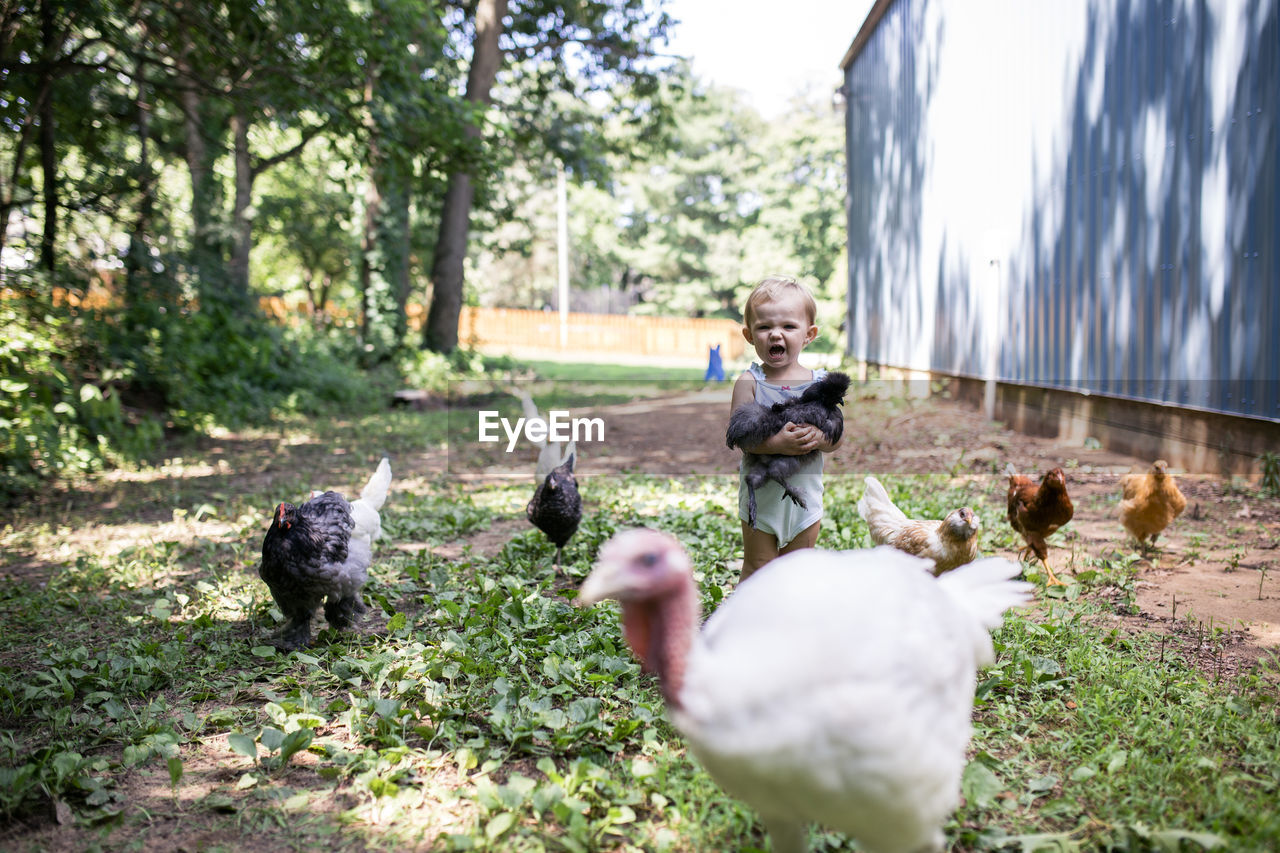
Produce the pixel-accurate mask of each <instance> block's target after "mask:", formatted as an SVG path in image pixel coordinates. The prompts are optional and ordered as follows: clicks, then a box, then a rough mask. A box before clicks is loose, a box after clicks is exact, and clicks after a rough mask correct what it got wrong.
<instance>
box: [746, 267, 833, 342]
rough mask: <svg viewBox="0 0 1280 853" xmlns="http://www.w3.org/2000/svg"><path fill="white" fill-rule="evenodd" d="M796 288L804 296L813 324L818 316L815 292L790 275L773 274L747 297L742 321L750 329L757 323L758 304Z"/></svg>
mask: <svg viewBox="0 0 1280 853" xmlns="http://www.w3.org/2000/svg"><path fill="white" fill-rule="evenodd" d="M790 290H794V291H797V292H799V294H800V296H801V297H803V298H804V310H805V313H806V314H807V315H808V317H809V325H810V326H812V325H813V323H814V321H815V320H816V319H817V318H818V303H817V302H815V301H814V300H813V294H812V293H811V292H810V291H809V288H807V287H805V286H804V285H803V284H801V283H800V282H798V281H796V280H795V279H794V278H792V277H791V276H789V275H771V276H769V277H767V278H765V279H764V280H762V281H761V282H760V283H759V284H757V285H756V286H755V288H754V289H753V290H752V291H751V295H750V296H748V297H747V301H746V304H745V306H744V307H743V310H742V321H743V324H744V325H746V327H747V328H748V329H750V328H751V326H752V324H753V323H755V319H756V306H757V305H759V304H760V303H761V302H769V301H771V300H774V299H777V298H778V297H779V296H781V295H782V294H783V293H785V292H787V291H790Z"/></svg>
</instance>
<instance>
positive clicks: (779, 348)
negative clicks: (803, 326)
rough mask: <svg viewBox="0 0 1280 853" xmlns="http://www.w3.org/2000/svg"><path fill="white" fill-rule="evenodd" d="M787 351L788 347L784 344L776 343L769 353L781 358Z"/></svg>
mask: <svg viewBox="0 0 1280 853" xmlns="http://www.w3.org/2000/svg"><path fill="white" fill-rule="evenodd" d="M786 352H787V348H786V347H784V346H783V345H782V344H774V345H773V346H771V347H769V355H770V356H771V357H773V358H781V357H782V356H783V355H785V354H786Z"/></svg>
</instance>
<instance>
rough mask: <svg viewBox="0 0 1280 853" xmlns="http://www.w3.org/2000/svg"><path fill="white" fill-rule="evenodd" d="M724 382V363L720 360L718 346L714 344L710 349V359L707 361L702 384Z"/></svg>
mask: <svg viewBox="0 0 1280 853" xmlns="http://www.w3.org/2000/svg"><path fill="white" fill-rule="evenodd" d="M713 379H714V380H715V381H716V382H723V381H724V362H722V361H721V360H720V345H719V344H716V345H715V346H713V347H712V348H711V357H710V358H709V359H708V360H707V375H706V376H704V377H702V381H703V382H710V381H711V380H713Z"/></svg>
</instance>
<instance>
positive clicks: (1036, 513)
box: [1005, 463, 1075, 586]
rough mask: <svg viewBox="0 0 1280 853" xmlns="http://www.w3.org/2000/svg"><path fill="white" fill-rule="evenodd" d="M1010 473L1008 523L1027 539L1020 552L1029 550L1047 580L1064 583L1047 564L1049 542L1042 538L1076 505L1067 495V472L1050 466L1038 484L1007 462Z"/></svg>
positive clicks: (1059, 525)
mask: <svg viewBox="0 0 1280 853" xmlns="http://www.w3.org/2000/svg"><path fill="white" fill-rule="evenodd" d="M1005 473H1006V474H1008V476H1009V524H1010V525H1011V526H1012V527H1013V529H1014V530H1016V531H1018V533H1020V534H1021V535H1022V538H1023V539H1024V540H1026V543H1027V545H1026V547H1025V548H1023V549H1022V551H1021V552H1020V556H1022V557H1023V558H1025V557H1026V554H1027V552H1028V551H1030V552H1032V553H1033V554H1034V555H1035V556H1036V558H1037V559H1039V560H1040V562H1041V564H1043V565H1044V570H1045V572H1046V573H1047V574H1048V575H1049V584H1050V585H1053V586H1065V584H1063V582H1062V581H1060V580H1058V578H1057V576H1055V575H1054V573H1053V569H1051V568H1049V561H1048V560H1047V559H1046V558H1047V557H1048V555H1049V546H1048V544H1047V543H1046V542H1045V539H1046V538H1047V537H1048V536H1049V535H1050V534H1052V533H1053V532H1054V531H1055V530H1057V529H1058V528H1059V527H1061V526H1062V525H1064V524H1066V523H1067V522H1068V521H1070V520H1071V516H1072V515H1074V514H1075V507H1074V506H1073V505H1072V503H1071V498H1070V496H1068V495H1067V475H1066V474H1064V473H1063V471H1062V469H1061V468H1053V469H1052V470H1050V471H1049V472H1048V473H1046V474H1045V475H1044V476H1043V477H1041V478H1040V482H1039V483H1038V484H1037V483H1036V481H1035V480H1033V479H1032V478H1030V477H1028V476H1026V475H1024V474H1019V473H1018V472H1017V470H1016V469H1015V468H1014V467H1013V464H1012V463H1010V464H1009V466H1008V467H1007V468H1006V469H1005Z"/></svg>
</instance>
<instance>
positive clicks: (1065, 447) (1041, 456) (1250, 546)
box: [468, 386, 1280, 668]
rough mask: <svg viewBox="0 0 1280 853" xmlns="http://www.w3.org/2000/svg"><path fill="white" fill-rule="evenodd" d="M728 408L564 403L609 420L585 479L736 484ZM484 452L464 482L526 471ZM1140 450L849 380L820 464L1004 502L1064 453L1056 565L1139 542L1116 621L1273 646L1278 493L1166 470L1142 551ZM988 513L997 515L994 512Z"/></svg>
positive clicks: (1235, 654)
mask: <svg viewBox="0 0 1280 853" xmlns="http://www.w3.org/2000/svg"><path fill="white" fill-rule="evenodd" d="M729 410H730V390H729V388H728V387H727V386H717V387H712V388H708V389H707V390H704V391H701V392H695V393H690V394H681V395H673V396H669V397H662V398H655V399H645V400H637V401H634V402H631V403H625V404H620V405H614V406H604V407H599V408H595V409H590V410H587V411H585V412H577V411H575V412H574V415H575V416H587V417H601V418H603V419H604V420H605V423H606V425H607V428H606V432H605V439H606V440H605V441H604V442H601V443H592V444H590V445H588V446H585V447H584V448H582V454H581V462H580V467H579V469H578V473H579V475H580V477H581V478H582V480H583V481H584V482H589V481H590V478H591V477H592V476H593V475H596V474H605V473H609V474H614V473H625V472H628V471H635V472H644V473H645V474H647V475H650V476H672V477H683V476H722V477H725V478H726V488H730V489H732V488H735V485H734V483H733V481H734V480H736V476H737V468H738V454H737V452H736V451H732V450H729V449H728V448H727V447H725V445H724V441H723V439H722V436H723V435H724V429H725V425H726V423H727V420H728V415H729ZM491 458H492V460H493V464H491V465H488V466H480V467H477V468H475V469H473V470H472V472H471V474H470V476H469V478H468V479H469V480H470V481H471V482H474V483H477V484H480V483H485V482H494V481H512V480H515V481H518V480H519V479H529V477H530V468H531V464H532V463H531V462H529V461H528V460H523V461H522V462H521V463H519V464H512V462H511V461H510V459H511V457H509V456H507V455H506V454H505V453H498V454H496V455H495V456H494V457H491ZM474 461H476V462H479V461H480V460H479V459H476V460H474ZM1152 461H1153V460H1150V459H1138V458H1136V457H1132V456H1127V455H1124V454H1119V453H1114V452H1111V451H1108V450H1105V449H1103V448H1101V447H1092V446H1091V447H1085V446H1082V445H1080V444H1066V443H1061V442H1057V441H1054V440H1052V439H1046V438H1040V437H1036V436H1029V435H1023V434H1021V433H1018V432H1014V431H1013V430H1010V429H1007V428H1005V427H1004V426H1003V425H1002V424H1000V423H997V422H993V421H988V420H987V419H986V418H985V417H984V416H983V415H982V413H981V412H977V411H974V410H973V409H970V408H968V407H965V406H962V405H960V404H958V403H953V402H950V401H948V400H945V399H942V398H937V397H935V398H930V399H927V400H925V399H918V400H908V401H905V402H903V401H901V400H899V401H896V402H894V403H890V402H888V401H885V400H881V399H878V398H877V397H875V396H868V397H865V398H863V399H859V398H858V388H857V387H856V386H855V387H854V388H853V389H852V391H851V394H850V397H849V398H848V400H847V401H846V406H845V439H844V444H843V445H842V446H841V448H840V449H839V450H838V451H837V452H836V453H835V454H833V455H832V456H830V457H828V461H827V467H826V471H827V476H828V477H839V476H856V477H858V478H859V479H860V478H861V476H863V475H865V474H867V473H874V474H876V475H877V476H880V477H907V476H918V475H936V474H940V473H947V474H950V476H951V477H952V478H953V480H955V481H960V482H965V483H968V484H969V485H970V486H971V487H972V488H973V489H974V490H975V491H977V492H980V493H982V494H985V495H986V496H987V502H988V505H989V506H992V507H1003V506H1004V495H1005V489H1006V484H1007V480H1006V478H1005V476H1004V473H1003V472H1004V467H1005V465H1006V463H1010V462H1012V463H1013V465H1014V466H1015V467H1016V468H1017V469H1018V470H1019V471H1021V472H1023V473H1027V474H1032V475H1035V476H1038V475H1039V474H1041V473H1043V472H1044V471H1046V470H1048V469H1049V468H1052V467H1054V466H1056V465H1062V466H1063V467H1064V468H1065V469H1066V471H1067V481H1068V489H1069V491H1070V494H1071V497H1072V501H1073V502H1074V504H1075V508H1076V509H1075V517H1074V518H1073V520H1072V522H1071V524H1070V525H1069V526H1068V527H1067V529H1066V530H1064V531H1061V532H1059V533H1057V534H1055V535H1054V536H1052V537H1051V538H1050V540H1049V543H1050V552H1049V554H1050V556H1049V561H1050V565H1051V566H1052V567H1053V568H1054V570H1055V571H1056V572H1058V573H1059V574H1063V575H1065V577H1066V579H1069V578H1070V576H1071V574H1072V572H1073V571H1081V570H1083V569H1084V559H1083V558H1084V557H1085V556H1091V557H1097V558H1109V559H1117V560H1121V559H1126V558H1128V557H1129V556H1130V555H1135V554H1138V555H1140V559H1139V560H1138V562H1137V564H1136V565H1137V568H1138V581H1137V584H1136V588H1135V594H1134V600H1133V602H1132V605H1133V606H1134V607H1135V608H1136V612H1134V613H1133V614H1132V615H1130V616H1128V617H1125V618H1124V619H1123V620H1122V622H1123V624H1124V626H1125V627H1126V629H1127V630H1157V631H1162V632H1165V633H1167V634H1168V635H1170V636H1171V637H1182V638H1185V637H1186V636H1187V635H1188V632H1190V634H1192V635H1194V634H1196V632H1197V631H1199V632H1201V633H1204V632H1209V633H1210V634H1212V633H1213V632H1214V630H1215V629H1216V630H1217V633H1218V638H1219V642H1218V643H1217V645H1216V646H1215V648H1216V649H1219V650H1222V651H1223V653H1224V654H1226V655H1227V656H1229V657H1231V658H1232V659H1235V660H1238V661H1241V662H1248V661H1253V660H1257V659H1258V658H1260V657H1264V656H1267V655H1275V654H1280V500H1276V499H1263V498H1259V497H1258V496H1257V493H1256V489H1254V488H1247V487H1244V486H1241V485H1239V484H1237V483H1233V482H1232V481H1230V480H1227V479H1224V478H1222V477H1218V476H1214V475H1208V474H1187V473H1185V472H1181V471H1177V470H1174V471H1173V472H1172V473H1174V475H1175V477H1176V479H1177V482H1178V484H1179V487H1180V488H1181V489H1182V491H1183V493H1184V494H1185V495H1186V496H1187V500H1188V506H1187V510H1186V511H1185V512H1184V513H1183V514H1182V516H1181V517H1179V518H1178V519H1176V520H1175V521H1174V522H1173V524H1172V525H1170V527H1169V528H1168V529H1167V530H1166V531H1165V533H1164V534H1163V535H1162V536H1161V537H1160V539H1159V547H1158V548H1155V549H1150V550H1148V551H1146V552H1142V551H1141V550H1140V549H1139V548H1138V545H1137V543H1135V542H1134V541H1133V540H1132V539H1131V538H1129V536H1128V534H1127V532H1126V531H1125V530H1124V528H1123V527H1122V526H1121V524H1120V520H1119V514H1118V504H1119V499H1120V478H1121V477H1122V476H1124V475H1125V474H1127V473H1130V472H1131V471H1146V470H1147V468H1148V467H1149V466H1150V464H1151V462H1152ZM986 521H987V523H988V524H1000V525H1003V524H1006V523H1007V522H1006V521H1005V519H1004V516H1003V512H1000V514H999V516H998V517H995V518H990V517H989V518H987V519H986ZM502 524H503V525H506V522H503V523H502ZM522 525H523V519H518V520H512V521H511V522H510V525H509V527H508V526H502V527H500V526H499V524H495V525H494V527H493V528H492V529H491V530H490V531H487V532H486V534H485V540H486V541H484V542H482V541H480V539H475V540H473V547H474V548H476V549H481V548H484V549H488V548H490V547H493V545H495V544H497V547H501V546H500V544H499V543H494V542H491V541H489V540H488V537H489V534H493V533H497V534H498V536H499V537H501V536H503V535H505V534H506V533H508V532H510V531H512V530H519V529H522ZM486 542H487V543H488V544H486ZM819 542H821V540H819ZM1002 553H1003V555H1004V556H1007V557H1010V558H1012V559H1017V556H1018V555H1017V553H1016V552H1014V551H1006V552H1002ZM1201 626H1203V627H1202V628H1201ZM1222 665H1223V664H1222V663H1221V662H1219V663H1218V664H1217V666H1218V667H1219V668H1221V666H1222Z"/></svg>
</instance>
